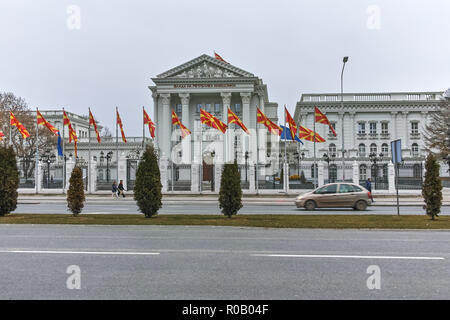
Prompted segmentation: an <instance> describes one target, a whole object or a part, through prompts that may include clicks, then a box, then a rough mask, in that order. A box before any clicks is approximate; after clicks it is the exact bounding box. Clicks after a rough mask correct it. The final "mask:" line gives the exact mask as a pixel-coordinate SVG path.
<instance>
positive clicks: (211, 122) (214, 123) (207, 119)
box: [200, 109, 228, 133]
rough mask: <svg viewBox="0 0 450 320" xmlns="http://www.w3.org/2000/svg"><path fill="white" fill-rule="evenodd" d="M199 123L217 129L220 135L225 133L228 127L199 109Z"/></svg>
mask: <svg viewBox="0 0 450 320" xmlns="http://www.w3.org/2000/svg"><path fill="white" fill-rule="evenodd" d="M200 121H201V123H203V124H206V125H207V126H210V127H211V128H214V129H217V130H219V131H221V132H222V133H225V132H226V131H227V128H228V126H227V125H226V124H225V123H223V122H222V121H220V120H219V119H217V118H216V117H214V116H213V115H212V114H211V113H209V112H206V111H205V110H203V109H200Z"/></svg>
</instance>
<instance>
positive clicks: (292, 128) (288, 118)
mask: <svg viewBox="0 0 450 320" xmlns="http://www.w3.org/2000/svg"><path fill="white" fill-rule="evenodd" d="M284 111H285V112H286V122H287V123H288V124H289V130H290V131H291V137H292V141H295V136H296V135H297V124H296V123H295V121H294V119H292V117H291V114H290V113H289V111H288V109H287V108H286V107H284Z"/></svg>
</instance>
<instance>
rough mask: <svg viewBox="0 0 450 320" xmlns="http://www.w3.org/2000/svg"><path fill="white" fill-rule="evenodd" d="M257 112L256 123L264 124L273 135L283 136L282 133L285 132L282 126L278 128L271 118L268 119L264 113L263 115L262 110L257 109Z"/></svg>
mask: <svg viewBox="0 0 450 320" xmlns="http://www.w3.org/2000/svg"><path fill="white" fill-rule="evenodd" d="M256 109H257V112H256V121H257V122H258V123H262V124H263V125H265V126H266V128H267V129H268V130H269V131H270V132H271V133H273V134H276V135H279V136H280V135H281V132H283V129H281V127H280V126H278V125H277V124H275V123H273V121H272V120H270V119H269V118H267V117H266V115H265V114H264V113H262V111H261V110H259V108H256Z"/></svg>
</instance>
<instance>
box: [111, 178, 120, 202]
mask: <svg viewBox="0 0 450 320" xmlns="http://www.w3.org/2000/svg"><path fill="white" fill-rule="evenodd" d="M118 191H119V189H118V188H117V183H116V181H114V182H113V184H112V187H111V192H112V197H113V198H118V197H119V195H118V194H117V192H118Z"/></svg>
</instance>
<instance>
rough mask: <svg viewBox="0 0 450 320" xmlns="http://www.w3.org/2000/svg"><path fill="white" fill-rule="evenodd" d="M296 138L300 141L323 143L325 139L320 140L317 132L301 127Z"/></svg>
mask: <svg viewBox="0 0 450 320" xmlns="http://www.w3.org/2000/svg"><path fill="white" fill-rule="evenodd" d="M298 137H299V138H300V139H304V140H308V141H311V142H314V141H315V142H325V139H324V138H322V137H321V136H320V135H319V134H318V133H317V132H314V131H312V130H310V129H308V128H305V127H302V126H300V127H299V130H298Z"/></svg>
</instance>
